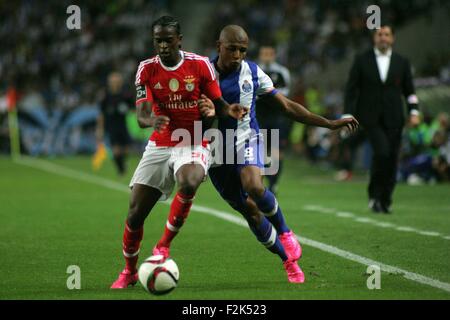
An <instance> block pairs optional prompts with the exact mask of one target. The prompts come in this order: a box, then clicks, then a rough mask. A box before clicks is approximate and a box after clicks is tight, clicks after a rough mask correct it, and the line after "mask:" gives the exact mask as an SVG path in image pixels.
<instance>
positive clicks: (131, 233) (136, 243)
mask: <svg viewBox="0 0 450 320" xmlns="http://www.w3.org/2000/svg"><path fill="white" fill-rule="evenodd" d="M143 235H144V227H143V226H141V227H140V228H139V229H137V230H133V229H131V228H130V226H129V225H128V223H127V222H125V230H124V233H123V242H122V246H123V247H122V248H123V256H124V258H125V263H126V267H125V268H126V269H127V270H129V271H130V272H131V273H136V271H137V269H136V264H137V260H138V255H139V250H140V245H141V241H142V237H143Z"/></svg>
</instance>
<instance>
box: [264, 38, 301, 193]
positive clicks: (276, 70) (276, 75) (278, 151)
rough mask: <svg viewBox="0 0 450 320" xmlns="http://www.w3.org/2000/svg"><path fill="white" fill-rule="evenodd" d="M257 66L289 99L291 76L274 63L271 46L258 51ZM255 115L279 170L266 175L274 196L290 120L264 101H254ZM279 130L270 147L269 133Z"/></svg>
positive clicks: (272, 158)
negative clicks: (275, 142)
mask: <svg viewBox="0 0 450 320" xmlns="http://www.w3.org/2000/svg"><path fill="white" fill-rule="evenodd" d="M258 65H259V66H260V68H261V69H262V70H263V71H264V72H265V73H266V74H267V75H268V76H269V77H270V78H271V79H272V82H273V85H274V87H275V88H276V89H277V90H279V91H280V92H281V93H282V94H283V95H284V96H286V97H289V93H290V86H291V74H290V72H289V70H288V68H286V67H285V66H283V65H281V64H279V63H278V62H277V61H276V51H275V48H274V47H273V46H271V45H264V46H262V47H260V49H259V56H258ZM256 114H257V118H258V122H259V125H260V127H261V129H267V136H266V139H267V151H268V150H270V161H271V162H272V161H278V163H279V169H278V171H277V173H276V174H274V175H267V176H266V178H267V180H268V182H269V186H268V187H269V190H270V191H271V192H272V193H274V194H276V193H277V191H278V180H279V178H280V175H281V172H282V169H283V159H284V153H285V151H286V148H287V147H288V144H289V133H290V131H291V126H292V120H290V119H288V118H287V117H285V116H284V115H283V114H281V113H279V112H274V111H273V106H271V105H270V104H268V103H267V101H265V100H264V99H258V100H256ZM274 129H276V130H279V131H278V132H279V143H278V148H276V147H272V139H271V131H272V130H274Z"/></svg>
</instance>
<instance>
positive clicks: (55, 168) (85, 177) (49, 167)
mask: <svg viewBox="0 0 450 320" xmlns="http://www.w3.org/2000/svg"><path fill="white" fill-rule="evenodd" d="M14 161H15V162H16V163H18V164H21V165H25V166H29V167H32V168H35V169H41V170H43V171H47V172H50V173H53V174H58V175H61V176H65V177H68V178H72V179H77V180H81V181H85V182H89V183H92V184H97V185H100V186H103V187H105V188H109V189H112V190H116V191H121V192H129V189H128V187H127V186H124V185H123V184H121V183H118V182H115V181H111V180H108V179H105V178H101V177H97V176H94V175H90V174H87V173H84V172H81V171H76V170H73V169H70V168H66V167H63V166H60V165H56V164H53V163H51V162H48V161H45V160H39V159H32V158H28V157H22V158H20V159H17V160H14ZM163 203H165V204H169V202H167V201H166V202H163ZM192 210H194V211H197V212H202V213H206V214H208V215H211V216H214V217H217V218H220V219H222V220H225V221H228V222H231V223H234V224H236V225H239V226H242V227H248V225H247V222H246V221H245V220H244V219H243V218H241V217H238V216H236V215H234V214H230V213H228V212H225V211H220V210H216V209H213V208H209V207H204V206H201V205H193V206H192ZM327 211H329V210H327ZM297 239H298V240H299V241H300V242H301V243H302V244H304V245H308V246H310V247H313V248H316V249H319V250H322V251H325V252H328V253H331V254H333V255H336V256H339V257H342V258H344V259H347V260H350V261H354V262H357V263H360V264H363V265H366V266H370V265H378V266H380V269H381V270H382V271H384V272H388V273H393V274H401V275H403V277H405V278H406V279H409V280H412V281H415V282H418V283H422V284H425V285H428V286H431V287H434V288H438V289H441V290H444V291H447V292H450V283H446V282H442V281H439V280H437V279H433V278H429V277H426V276H423V275H421V274H417V273H413V272H409V271H406V270H403V269H400V268H398V267H395V266H390V265H387V264H384V263H381V262H378V261H375V260H372V259H368V258H365V257H362V256H359V255H357V254H354V253H351V252H349V251H345V250H342V249H339V248H336V247H334V246H331V245H328V244H325V243H322V242H319V241H315V240H312V239H309V238H305V237H301V236H298V235H297Z"/></svg>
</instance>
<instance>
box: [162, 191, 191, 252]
mask: <svg viewBox="0 0 450 320" xmlns="http://www.w3.org/2000/svg"><path fill="white" fill-rule="evenodd" d="M193 200H194V195H184V194H182V193H181V192H177V194H176V195H175V197H174V199H173V200H172V204H171V205H170V213H169V218H168V219H167V223H166V227H165V230H164V234H163V236H162V237H161V239H160V240H159V242H158V244H157V247H166V248H169V247H170V243H171V242H172V240H173V238H175V236H176V235H177V233H178V231H179V230H180V228H181V227H182V226H183V224H184V221H185V220H186V218H187V216H188V215H189V210H190V209H191V207H192V202H193Z"/></svg>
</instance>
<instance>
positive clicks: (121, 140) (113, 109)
mask: <svg viewBox="0 0 450 320" xmlns="http://www.w3.org/2000/svg"><path fill="white" fill-rule="evenodd" d="M133 105H134V101H133V97H132V96H131V95H130V94H129V93H127V92H125V91H124V90H123V78H122V75H121V74H120V73H119V72H111V73H110V74H109V76H108V87H107V89H106V91H105V92H104V94H103V97H102V98H101V101H100V114H99V116H98V119H97V130H96V137H97V145H98V146H99V147H101V143H102V142H103V141H104V139H105V138H106V143H107V144H108V145H109V146H110V147H111V149H112V154H113V158H114V164H115V166H116V169H117V172H118V174H119V175H120V176H124V175H125V173H126V163H125V162H126V157H127V154H128V148H129V146H130V144H131V137H130V134H129V132H128V128H127V123H126V116H127V113H128V111H129V110H131V109H132V108H133Z"/></svg>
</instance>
